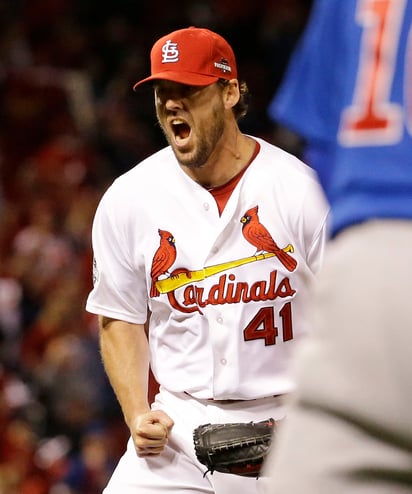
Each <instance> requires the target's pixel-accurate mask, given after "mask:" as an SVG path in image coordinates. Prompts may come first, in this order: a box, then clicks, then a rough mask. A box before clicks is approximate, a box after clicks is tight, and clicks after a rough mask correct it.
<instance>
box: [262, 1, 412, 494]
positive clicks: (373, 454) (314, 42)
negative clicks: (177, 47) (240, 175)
mask: <svg viewBox="0 0 412 494" xmlns="http://www.w3.org/2000/svg"><path fill="white" fill-rule="evenodd" d="M303 78H304V80H305V83H304V86H303V87H302V80H303ZM411 103H412V1H411V0H345V1H342V0H317V1H316V2H315V3H314V6H313V12H312V17H311V19H310V22H309V25H308V26H307V30H306V32H305V34H304V36H303V38H302V41H301V42H300V44H299V48H298V49H297V51H296V52H295V54H294V55H293V58H292V60H291V64H290V67H289V70H288V72H287V74H286V77H285V80H284V82H283V84H282V86H281V88H280V91H279V93H278V94H277V95H276V96H275V98H274V100H273V103H272V105H271V112H272V116H273V118H274V119H276V120H277V121H278V122H281V123H283V124H284V125H287V126H288V127H289V128H290V129H292V130H293V131H295V132H297V133H298V134H299V135H300V136H301V137H303V138H304V139H305V141H306V143H307V155H306V156H307V160H308V161H310V164H311V165H312V166H314V167H315V168H316V169H317V170H318V172H319V175H320V177H321V181H322V184H323V186H324V188H325V191H326V194H327V197H328V198H329V200H330V203H331V233H332V239H331V240H330V242H328V243H327V250H326V254H325V262H324V266H323V268H322V273H321V274H320V276H319V277H318V282H317V284H316V285H317V286H316V290H315V291H314V296H313V298H312V304H311V313H313V316H312V319H311V320H312V321H313V326H314V332H313V336H312V337H311V338H310V339H308V340H307V346H306V345H304V346H303V347H302V352H301V353H300V355H299V357H297V360H296V361H297V362H298V363H299V366H298V371H297V393H296V395H294V396H295V397H296V402H295V403H294V404H293V407H292V408H291V409H290V413H289V414H288V420H287V421H286V422H285V427H284V428H283V429H282V431H281V434H280V435H279V436H280V437H278V442H277V448H275V449H274V450H273V456H271V457H270V460H268V463H267V469H268V473H269V474H270V477H271V480H270V487H269V489H268V491H267V492H268V493H270V494H301V493H302V492H304V493H305V494H330V493H333V494H347V493H350V494H369V493H373V494H387V493H390V494H401V493H406V492H412V468H411V465H412V414H411V406H410V403H411V399H410V394H411V389H412V365H411V356H410V349H411V348H412V316H411V310H410V305H411V279H412V254H411V245H412V104H411ZM291 458H293V461H291Z"/></svg>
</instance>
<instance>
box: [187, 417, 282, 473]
mask: <svg viewBox="0 0 412 494" xmlns="http://www.w3.org/2000/svg"><path fill="white" fill-rule="evenodd" d="M275 428H276V422H275V420H273V419H272V418H270V419H268V420H264V421H262V422H240V423H231V424H204V425H200V426H199V427H197V428H196V429H195V430H194V431H193V441H194V445H195V452H196V456H197V459H198V460H199V461H200V463H202V464H203V465H206V466H207V470H206V472H205V475H206V474H207V473H208V472H210V473H211V474H213V472H214V471H217V472H222V473H232V474H236V475H242V476H244V477H256V478H258V477H259V473H260V469H261V466H262V464H263V460H264V458H265V456H266V454H267V453H268V450H269V446H270V443H271V441H272V437H273V434H274V431H275Z"/></svg>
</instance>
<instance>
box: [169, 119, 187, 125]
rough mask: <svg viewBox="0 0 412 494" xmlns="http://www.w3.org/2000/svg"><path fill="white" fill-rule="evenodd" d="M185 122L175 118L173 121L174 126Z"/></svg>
mask: <svg viewBox="0 0 412 494" xmlns="http://www.w3.org/2000/svg"><path fill="white" fill-rule="evenodd" d="M183 123H184V121H183V120H181V119H180V118H175V119H173V120H172V125H179V124H183Z"/></svg>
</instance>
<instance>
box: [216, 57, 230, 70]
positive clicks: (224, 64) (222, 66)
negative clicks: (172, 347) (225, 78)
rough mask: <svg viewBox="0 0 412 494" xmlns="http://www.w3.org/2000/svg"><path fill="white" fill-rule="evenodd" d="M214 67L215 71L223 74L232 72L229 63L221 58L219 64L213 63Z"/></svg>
mask: <svg viewBox="0 0 412 494" xmlns="http://www.w3.org/2000/svg"><path fill="white" fill-rule="evenodd" d="M214 66H215V67H216V68H217V69H220V70H222V71H223V72H224V73H226V72H232V67H231V66H230V65H229V62H228V60H227V59H226V58H222V59H221V60H220V62H215V63H214Z"/></svg>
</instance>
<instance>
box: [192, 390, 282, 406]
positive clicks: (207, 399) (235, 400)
mask: <svg viewBox="0 0 412 494" xmlns="http://www.w3.org/2000/svg"><path fill="white" fill-rule="evenodd" d="M185 394H186V395H188V396H190V397H192V398H194V396H192V395H191V394H190V393H187V392H186V391H185ZM280 396H285V395H283V394H278V395H272V396H264V397H262V398H251V399H250V400H246V399H243V400H242V399H234V400H231V399H230V400H219V399H216V398H206V400H205V401H210V402H213V403H216V404H217V405H230V404H232V403H242V402H245V401H246V402H248V401H256V400H264V399H265V398H279V397H280Z"/></svg>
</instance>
